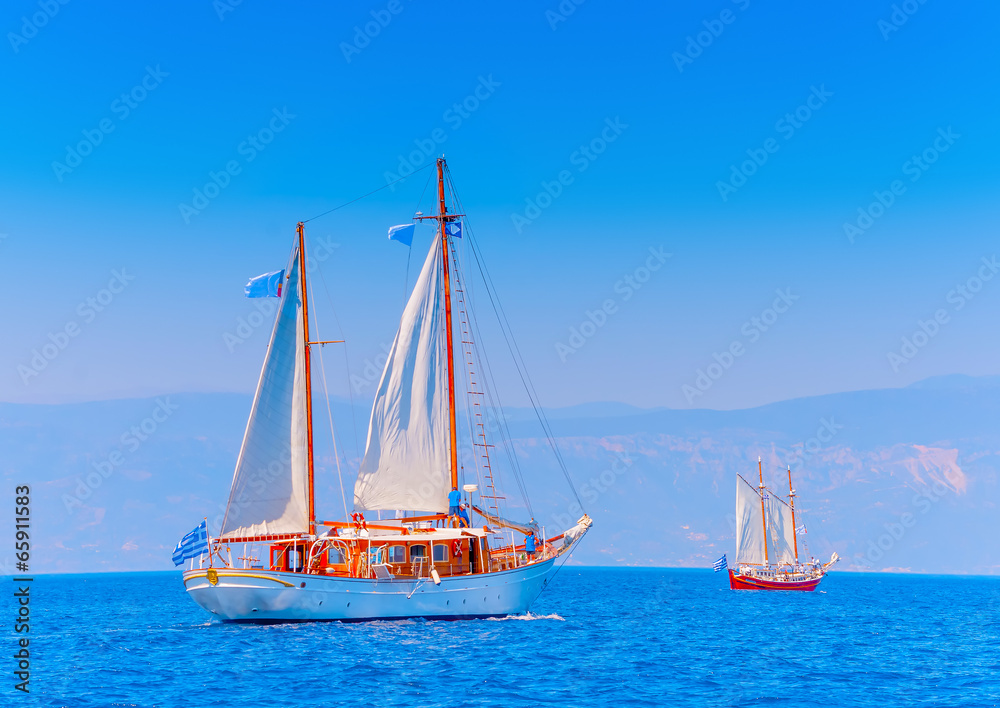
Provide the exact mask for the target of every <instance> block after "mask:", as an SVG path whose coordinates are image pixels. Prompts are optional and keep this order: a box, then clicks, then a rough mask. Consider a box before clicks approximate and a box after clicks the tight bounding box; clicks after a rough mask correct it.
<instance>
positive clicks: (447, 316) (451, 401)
mask: <svg viewBox="0 0 1000 708" xmlns="http://www.w3.org/2000/svg"><path fill="white" fill-rule="evenodd" d="M437 172H438V226H439V227H440V232H441V267H442V268H443V269H444V322H445V324H444V327H445V336H446V338H447V342H448V424H449V426H450V433H451V489H452V491H455V490H457V489H458V445H457V437H458V436H457V432H456V429H455V345H454V343H453V341H452V329H451V282H450V279H449V275H448V231H447V229H446V228H445V225H446V224H447V223H448V219H449V217H448V216H446V214H447V213H448V207H447V205H446V204H445V201H444V158H443V157H439V158H438V160H437Z"/></svg>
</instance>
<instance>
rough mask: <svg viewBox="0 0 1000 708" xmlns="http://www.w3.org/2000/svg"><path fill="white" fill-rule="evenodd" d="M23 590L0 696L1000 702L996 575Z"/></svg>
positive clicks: (125, 700)
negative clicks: (352, 590)
mask: <svg viewBox="0 0 1000 708" xmlns="http://www.w3.org/2000/svg"><path fill="white" fill-rule="evenodd" d="M11 592H13V591H11ZM31 593H32V605H31V608H32V621H33V624H32V627H31V634H30V636H31V661H32V666H31V684H30V687H31V694H30V696H24V695H23V694H18V693H16V692H14V691H13V683H14V681H15V679H13V677H12V674H11V673H10V671H8V670H7V669H6V668H5V669H4V671H3V672H2V675H4V676H5V677H6V679H5V680H6V681H7V683H8V684H9V685H7V686H4V687H3V690H2V692H0V695H2V696H3V697H4V699H3V701H2V704H3V705H11V706H15V705H42V706H342V705H343V706H406V707H407V708H421V707H425V706H545V705H556V706H615V707H616V708H620V707H624V706H748V705H767V706H831V705H833V706H879V707H880V708H885V707H888V706H977V707H982V706H996V705H997V704H998V702H1000V578H966V577H940V576H909V575H882V574H878V575H876V574H849V573H837V572H834V573H833V574H831V575H830V576H828V577H827V578H826V580H825V581H824V582H823V584H822V586H821V590H820V591H819V592H815V593H765V592H751V591H740V592H734V591H731V590H729V589H728V585H727V583H726V578H725V577H724V574H723V573H717V574H716V573H712V572H711V571H703V570H673V569H605V568H575V567H566V568H564V569H563V570H562V571H561V572H560V573H559V574H558V575H557V576H556V578H555V580H554V582H553V584H552V585H551V587H550V589H549V590H547V591H546V592H545V593H544V594H543V595H542V596H541V598H539V600H538V602H537V603H536V605H535V607H534V608H532V614H531V616H530V617H528V618H517V619H513V618H512V619H504V620H474V621H464V622H427V621H401V622H373V623H364V624H340V623H306V624H284V625H266V626H260V625H234V624H224V623H221V622H218V621H214V620H209V617H208V615H207V614H206V613H205V612H204V611H203V610H201V608H199V607H198V606H197V605H195V604H194V602H192V601H191V600H190V599H189V598H188V597H187V596H186V594H185V593H184V591H183V588H182V585H181V581H180V573H129V574H99V575H64V576H39V577H36V579H35V581H34V584H33V587H32V589H31ZM12 638H13V632H12V631H11V630H9V634H8V637H7V638H6V639H5V640H4V645H5V646H10V645H11V644H10V640H11V639H12ZM4 654H5V655H7V656H10V655H11V654H13V652H9V653H8V652H4ZM3 661H6V662H8V663H9V664H11V665H12V664H13V659H10V658H8V659H0V662H3ZM11 669H12V666H11Z"/></svg>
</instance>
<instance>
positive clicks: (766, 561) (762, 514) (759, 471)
mask: <svg viewBox="0 0 1000 708" xmlns="http://www.w3.org/2000/svg"><path fill="white" fill-rule="evenodd" d="M757 474H759V475H760V523H761V526H763V527H764V565H771V561H770V560H769V559H768V557H767V511H766V510H765V509H764V470H763V469H762V468H761V466H760V455H758V456H757Z"/></svg>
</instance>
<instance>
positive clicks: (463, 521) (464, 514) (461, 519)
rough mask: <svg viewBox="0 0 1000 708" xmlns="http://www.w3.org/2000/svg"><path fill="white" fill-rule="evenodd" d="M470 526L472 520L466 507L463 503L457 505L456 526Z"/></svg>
mask: <svg viewBox="0 0 1000 708" xmlns="http://www.w3.org/2000/svg"><path fill="white" fill-rule="evenodd" d="M470 526H472V520H471V519H470V518H469V512H468V507H467V506H466V505H465V504H464V503H463V504H460V505H459V507H458V527H459V528H466V529H467V528H469V527H470Z"/></svg>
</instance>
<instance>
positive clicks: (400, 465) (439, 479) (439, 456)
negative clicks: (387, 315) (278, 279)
mask: <svg viewBox="0 0 1000 708" xmlns="http://www.w3.org/2000/svg"><path fill="white" fill-rule="evenodd" d="M441 248H442V244H441V239H439V238H435V239H434V240H433V243H432V245H431V249H430V252H429V253H428V254H427V260H425V261H424V267H423V269H422V270H421V271H420V277H419V278H418V279H417V283H416V285H415V286H414V288H413V293H412V294H411V295H410V299H409V301H408V302H407V303H406V308H405V309H404V310H403V317H402V319H401V320H400V323H399V331H398V332H396V339H395V341H394V342H393V343H392V349H391V350H390V351H389V358H388V361H386V363H385V370H384V371H383V372H382V380H381V381H380V382H379V385H378V390H377V391H376V393H375V404H374V406H372V416H371V422H370V423H369V425H368V443H367V445H366V448H365V457H364V459H363V460H362V462H361V469H360V470H359V473H358V480H357V482H356V484H355V485H354V507H355V508H356V509H358V510H359V511H367V510H371V511H374V510H389V509H405V510H409V511H428V512H434V513H446V512H447V511H448V492H450V491H451V471H450V467H449V460H450V449H449V447H448V440H449V423H448V402H447V391H448V385H447V380H446V376H447V367H448V362H447V354H446V352H445V347H444V344H443V338H442V334H443V333H444V328H445V315H444V312H443V307H442V298H443V288H444V283H443V275H442V273H441V266H440V264H441Z"/></svg>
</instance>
